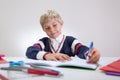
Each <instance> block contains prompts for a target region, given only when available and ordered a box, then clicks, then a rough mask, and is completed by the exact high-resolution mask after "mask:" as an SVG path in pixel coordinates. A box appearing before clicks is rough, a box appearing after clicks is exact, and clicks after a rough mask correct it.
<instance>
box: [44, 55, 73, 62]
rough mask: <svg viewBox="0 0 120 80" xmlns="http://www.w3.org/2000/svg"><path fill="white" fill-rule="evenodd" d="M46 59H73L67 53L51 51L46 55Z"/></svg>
mask: <svg viewBox="0 0 120 80" xmlns="http://www.w3.org/2000/svg"><path fill="white" fill-rule="evenodd" d="M45 59H46V60H54V61H57V60H59V61H66V60H68V61H69V60H71V58H70V57H69V56H68V55H66V54H62V53H49V54H46V55H45Z"/></svg>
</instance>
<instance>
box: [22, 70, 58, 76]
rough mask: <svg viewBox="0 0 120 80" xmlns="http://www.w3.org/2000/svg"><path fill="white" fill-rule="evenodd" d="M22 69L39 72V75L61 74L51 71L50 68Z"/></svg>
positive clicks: (33, 72)
mask: <svg viewBox="0 0 120 80" xmlns="http://www.w3.org/2000/svg"><path fill="white" fill-rule="evenodd" d="M22 71H25V72H28V73H32V74H39V75H45V74H48V75H55V76H58V75H60V73H59V72H55V71H49V70H38V69H32V68H28V69H23V70H22Z"/></svg>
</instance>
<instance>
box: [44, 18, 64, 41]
mask: <svg viewBox="0 0 120 80" xmlns="http://www.w3.org/2000/svg"><path fill="white" fill-rule="evenodd" d="M62 25H63V21H60V20H59V21H58V20H56V19H51V20H49V21H48V22H47V23H45V24H44V26H43V30H44V32H46V34H47V35H48V36H49V37H50V38H54V39H55V38H57V37H58V36H59V35H60V34H61V28H62Z"/></svg>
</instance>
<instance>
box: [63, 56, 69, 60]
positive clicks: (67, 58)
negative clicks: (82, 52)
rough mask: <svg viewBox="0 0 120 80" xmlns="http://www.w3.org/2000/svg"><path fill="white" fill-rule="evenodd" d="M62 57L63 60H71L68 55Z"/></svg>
mask: <svg viewBox="0 0 120 80" xmlns="http://www.w3.org/2000/svg"><path fill="white" fill-rule="evenodd" d="M62 57H63V58H64V60H71V58H70V57H69V56H68V55H63V56H62Z"/></svg>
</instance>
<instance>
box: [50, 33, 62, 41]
mask: <svg viewBox="0 0 120 80" xmlns="http://www.w3.org/2000/svg"><path fill="white" fill-rule="evenodd" d="M62 39H63V34H60V35H59V36H58V37H57V38H56V39H53V38H50V41H51V43H54V42H58V43H60V42H61V41H62Z"/></svg>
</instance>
